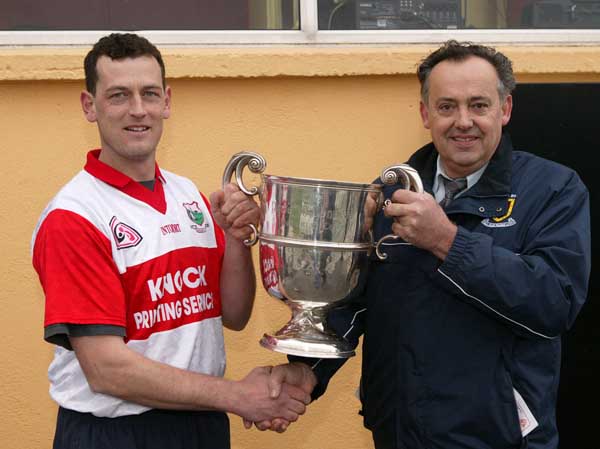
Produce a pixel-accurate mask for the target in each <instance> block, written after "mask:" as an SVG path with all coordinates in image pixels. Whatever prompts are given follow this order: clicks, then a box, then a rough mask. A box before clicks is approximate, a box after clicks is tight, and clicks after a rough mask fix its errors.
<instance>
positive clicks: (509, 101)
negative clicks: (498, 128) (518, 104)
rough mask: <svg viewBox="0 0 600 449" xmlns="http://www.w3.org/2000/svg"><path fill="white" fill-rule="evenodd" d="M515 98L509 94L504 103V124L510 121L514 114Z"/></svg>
mask: <svg viewBox="0 0 600 449" xmlns="http://www.w3.org/2000/svg"><path fill="white" fill-rule="evenodd" d="M512 107H513V98H512V95H507V96H506V99H505V100H504V103H502V126H504V125H506V124H507V123H508V122H509V121H510V116H511V114H512Z"/></svg>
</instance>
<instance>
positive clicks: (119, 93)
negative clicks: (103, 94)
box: [109, 92, 126, 99]
mask: <svg viewBox="0 0 600 449" xmlns="http://www.w3.org/2000/svg"><path fill="white" fill-rule="evenodd" d="M125 96H126V95H125V92H115V93H114V94H111V95H110V97H109V98H114V99H119V98H125Z"/></svg>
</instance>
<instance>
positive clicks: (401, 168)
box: [375, 164, 423, 260]
mask: <svg viewBox="0 0 600 449" xmlns="http://www.w3.org/2000/svg"><path fill="white" fill-rule="evenodd" d="M399 179H400V180H401V181H402V187H403V188H404V189H407V190H412V191H413V192H417V193H423V182H422V181H421V177H420V176H419V173H418V172H417V170H415V169H414V168H412V167H411V166H410V165H408V164H400V165H392V166H390V167H387V168H384V169H383V171H382V172H381V180H382V181H383V183H384V184H386V185H394V184H397V183H398V180H399ZM389 204H391V201H390V200H389V199H387V200H385V201H384V203H383V207H384V208H385V207H386V206H388V205H389ZM398 238H399V237H398V236H397V235H395V234H387V235H384V236H383V237H381V238H380V239H379V240H378V241H377V244H376V245H375V254H376V255H377V257H378V258H379V260H385V259H387V254H386V253H384V252H382V251H381V250H380V246H381V244H382V243H383V242H384V241H385V240H390V239H391V240H397V239H398Z"/></svg>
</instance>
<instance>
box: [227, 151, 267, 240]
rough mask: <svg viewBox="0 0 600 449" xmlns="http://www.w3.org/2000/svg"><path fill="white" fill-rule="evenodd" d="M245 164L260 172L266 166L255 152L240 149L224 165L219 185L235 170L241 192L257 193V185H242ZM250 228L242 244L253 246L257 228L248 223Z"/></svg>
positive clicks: (229, 178)
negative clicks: (249, 234)
mask: <svg viewBox="0 0 600 449" xmlns="http://www.w3.org/2000/svg"><path fill="white" fill-rule="evenodd" d="M246 166H247V167H248V168H249V169H250V171H251V172H252V173H262V172H263V171H264V170H265V168H266V167H267V162H266V161H265V159H264V158H263V157H262V156H261V155H260V154H257V153H252V152H250V151H242V152H240V153H236V154H234V155H233V156H231V159H230V160H229V162H228V163H227V165H226V166H225V171H224V172H223V180H222V181H221V185H222V187H223V188H225V185H226V184H228V183H229V182H231V176H232V175H233V172H234V171H235V182H236V184H237V185H238V187H239V188H240V190H241V191H242V192H244V193H245V194H246V195H248V196H254V195H257V194H258V187H256V186H254V187H252V188H250V189H248V188H247V187H246V186H245V185H244V181H243V179H242V173H243V172H244V168H246ZM248 226H250V228H252V236H251V237H250V238H248V239H246V240H244V245H246V246H253V245H255V244H256V242H258V230H257V229H256V226H254V225H251V224H249V225H248Z"/></svg>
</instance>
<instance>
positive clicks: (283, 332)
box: [260, 301, 355, 359]
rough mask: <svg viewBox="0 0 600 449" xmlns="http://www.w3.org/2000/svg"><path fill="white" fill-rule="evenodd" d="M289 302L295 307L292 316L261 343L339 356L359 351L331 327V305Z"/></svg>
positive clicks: (308, 353)
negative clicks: (328, 328)
mask: <svg viewBox="0 0 600 449" xmlns="http://www.w3.org/2000/svg"><path fill="white" fill-rule="evenodd" d="M286 302H287V304H288V305H289V306H290V308H291V309H292V319H291V320H290V321H288V322H287V324H286V325H285V326H283V327H282V328H281V329H279V330H278V331H277V332H276V333H275V335H269V334H264V335H263V337H262V338H261V340H260V344H261V346H263V347H265V348H267V349H270V350H272V351H277V352H282V353H284V354H290V355H297V356H303V357H314V358H326V359H339V358H348V357H352V356H353V355H355V352H354V350H353V349H352V347H351V345H350V344H349V343H348V342H347V341H346V340H344V339H343V338H341V337H338V336H337V335H335V334H334V333H333V332H331V331H329V330H327V327H326V321H327V312H328V311H329V309H330V308H331V307H327V306H325V307H315V308H310V309H306V308H301V307H300V306H298V305H296V304H294V303H293V302H291V301H286Z"/></svg>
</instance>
